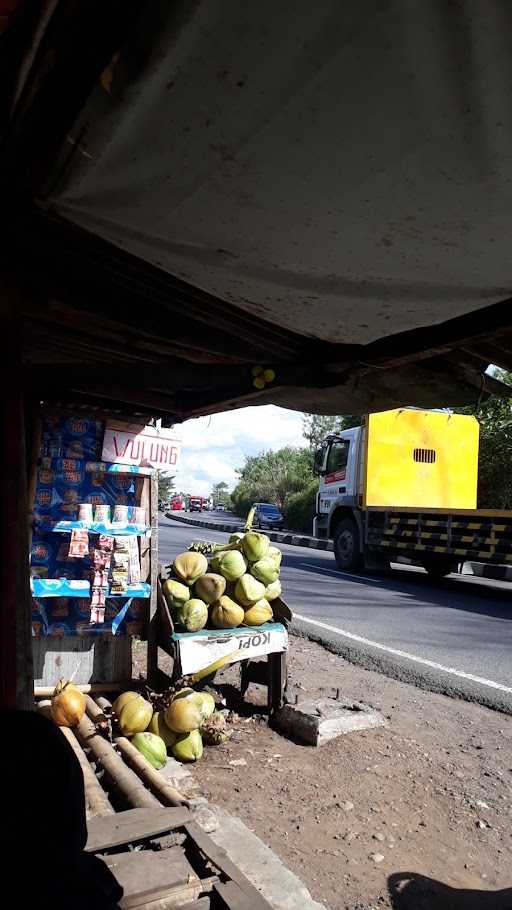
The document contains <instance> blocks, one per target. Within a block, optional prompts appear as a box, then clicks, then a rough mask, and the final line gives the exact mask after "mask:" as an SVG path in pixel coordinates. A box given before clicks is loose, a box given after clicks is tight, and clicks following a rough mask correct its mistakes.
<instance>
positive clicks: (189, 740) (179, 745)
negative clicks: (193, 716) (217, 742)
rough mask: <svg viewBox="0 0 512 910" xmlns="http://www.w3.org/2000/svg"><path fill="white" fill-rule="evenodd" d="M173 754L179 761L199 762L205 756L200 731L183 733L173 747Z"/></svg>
mask: <svg viewBox="0 0 512 910" xmlns="http://www.w3.org/2000/svg"><path fill="white" fill-rule="evenodd" d="M172 754H173V755H174V758H176V759H177V760H178V761H185V762H188V761H197V760H198V759H199V758H201V756H202V754H203V740H202V737H201V734H200V732H199V730H191V731H190V732H189V733H183V734H182V735H181V736H178V739H177V740H176V742H175V743H174V746H173V747H172Z"/></svg>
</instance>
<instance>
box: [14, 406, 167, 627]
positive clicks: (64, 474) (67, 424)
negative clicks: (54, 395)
mask: <svg viewBox="0 0 512 910" xmlns="http://www.w3.org/2000/svg"><path fill="white" fill-rule="evenodd" d="M104 427H105V425H104V423H103V422H102V421H95V420H87V419H84V418H81V417H80V418H71V417H48V418H46V419H45V420H44V422H43V427H42V434H41V450H40V461H39V468H38V477H37V484H36V491H35V497H34V533H33V537H32V546H31V553H30V568H31V576H32V581H31V585H32V593H33V610H32V634H33V636H34V637H35V638H46V637H57V638H62V637H63V636H73V635H79V636H91V635H92V636H95V635H96V636H97V635H105V634H128V635H138V634H140V633H141V631H142V628H143V621H144V610H145V604H144V600H143V599H142V598H144V599H146V598H148V597H149V595H150V586H149V585H148V584H144V583H140V584H137V585H135V584H134V585H129V588H128V591H127V593H126V595H107V601H106V605H105V622H104V623H92V624H91V622H90V616H91V606H90V581H91V568H92V564H91V558H92V552H93V550H94V548H95V547H96V546H97V545H98V537H97V534H98V533H101V534H107V535H109V536H125V535H135V534H136V535H138V536H142V535H143V534H145V533H146V531H147V530H148V529H147V528H146V527H145V526H138V525H134V524H130V523H127V524H126V523H113V522H101V523H100V522H98V523H93V524H91V525H87V524H86V523H83V522H79V521H78V507H79V505H80V504H81V503H90V504H91V505H92V508H93V513H94V507H95V506H96V505H109V506H110V507H111V514H112V515H113V513H114V506H115V505H126V506H128V508H129V510H130V508H133V507H134V506H136V505H138V503H139V499H138V496H140V488H141V486H140V485H141V484H142V477H140V480H139V479H138V476H137V475H144V474H146V473H151V472H150V471H148V470H147V469H139V468H137V467H134V466H131V465H127V466H124V465H119V464H116V465H110V464H108V463H104V462H101V461H100V458H101V452H102V446H103V434H104ZM128 514H129V515H130V514H131V513H130V511H129V513H128ZM72 530H87V531H89V534H90V537H89V553H87V552H86V555H85V556H84V557H83V558H79V557H69V556H68V553H69V545H70V532H71V531H72ZM58 532H61V533H58Z"/></svg>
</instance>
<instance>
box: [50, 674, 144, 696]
mask: <svg viewBox="0 0 512 910" xmlns="http://www.w3.org/2000/svg"><path fill="white" fill-rule="evenodd" d="M73 685H74V686H75V688H76V689H80V692H83V693H84V694H85V695H87V694H89V693H91V692H92V693H94V692H126V691H127V690H130V689H131V688H132V687H133V683H132V680H131V678H129V677H127V678H126V679H122V680H120V681H119V682H97V683H77V682H75V680H73ZM54 689H55V686H34V698H50V696H51V695H53V692H54Z"/></svg>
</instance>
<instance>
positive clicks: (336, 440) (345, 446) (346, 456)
mask: <svg viewBox="0 0 512 910" xmlns="http://www.w3.org/2000/svg"><path fill="white" fill-rule="evenodd" d="M363 435H364V426H361V427H354V428H353V429H350V430H343V431H342V432H341V433H336V434H331V435H329V436H328V437H327V438H326V439H325V441H324V442H323V443H322V445H321V447H320V448H319V449H318V450H317V452H316V454H315V465H314V470H315V473H316V474H317V475H319V476H320V485H319V489H318V493H317V501H316V512H315V517H314V519H313V535H314V537H319V538H324V539H325V538H331V537H332V538H334V537H335V535H336V530H337V529H338V528H339V526H341V525H342V524H344V523H345V524H344V527H343V528H342V529H341V531H340V535H341V537H340V539H339V540H337V545H338V548H340V547H341V548H342V550H343V555H342V567H343V568H345V569H349V570H352V569H355V568H357V566H358V565H359V562H360V556H361V552H362V551H361V540H362V521H361V513H360V509H361V505H362V482H361V481H362V471H363V467H364V466H363V464H362V451H363ZM335 555H336V553H335ZM336 558H337V562H338V565H340V560H339V558H338V556H336Z"/></svg>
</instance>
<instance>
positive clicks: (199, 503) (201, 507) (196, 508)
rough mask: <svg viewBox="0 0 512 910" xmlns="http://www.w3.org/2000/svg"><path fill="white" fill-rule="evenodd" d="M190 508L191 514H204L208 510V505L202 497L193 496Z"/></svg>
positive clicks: (190, 500)
mask: <svg viewBox="0 0 512 910" xmlns="http://www.w3.org/2000/svg"><path fill="white" fill-rule="evenodd" d="M188 508H189V511H190V512H203V511H205V510H206V509H207V508H208V503H207V500H206V499H203V497H202V496H191V497H190V499H189V504H188Z"/></svg>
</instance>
